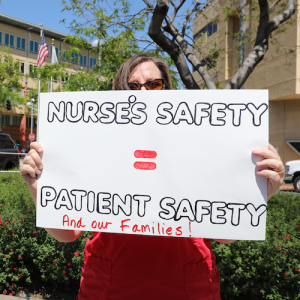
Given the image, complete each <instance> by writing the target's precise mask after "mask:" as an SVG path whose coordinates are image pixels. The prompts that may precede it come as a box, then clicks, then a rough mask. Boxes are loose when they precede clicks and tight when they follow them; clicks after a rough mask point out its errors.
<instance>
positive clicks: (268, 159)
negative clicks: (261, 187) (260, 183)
mask: <svg viewBox="0 0 300 300" xmlns="http://www.w3.org/2000/svg"><path fill="white" fill-rule="evenodd" d="M252 153H253V155H255V156H260V157H262V158H263V160H262V161H258V162H257V163H256V166H257V167H259V168H263V169H262V170H259V171H257V174H258V175H260V176H264V177H266V178H267V179H268V200H269V199H270V198H271V197H272V196H273V195H274V194H275V193H276V191H277V190H278V189H279V188H280V186H281V185H282V183H283V177H284V165H283V163H282V161H281V158H280V156H279V155H278V153H277V151H276V149H275V148H274V147H273V146H272V145H271V144H269V148H268V150H267V149H255V150H253V151H252Z"/></svg>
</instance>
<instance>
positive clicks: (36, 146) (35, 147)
mask: <svg viewBox="0 0 300 300" xmlns="http://www.w3.org/2000/svg"><path fill="white" fill-rule="evenodd" d="M42 154H43V147H42V145H41V144H40V143H37V142H33V143H31V144H30V151H29V152H28V155H27V156H26V157H25V159H24V161H23V164H22V166H21V168H20V173H21V176H22V177H23V179H24V180H25V182H26V184H27V186H28V189H29V191H30V193H31V196H32V198H33V201H34V204H36V190H37V175H40V174H41V171H42V169H43V162H42Z"/></svg>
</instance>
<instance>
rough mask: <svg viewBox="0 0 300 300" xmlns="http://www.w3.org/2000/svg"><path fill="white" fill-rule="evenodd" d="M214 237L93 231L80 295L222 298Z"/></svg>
mask: <svg viewBox="0 0 300 300" xmlns="http://www.w3.org/2000/svg"><path fill="white" fill-rule="evenodd" d="M210 247H211V240H207V239H200V238H182V237H160V236H144V235H130V234H118V233H103V232H102V233H100V232H93V237H92V239H91V240H88V241H87V244H86V247H85V251H84V267H83V269H82V277H81V283H80V290H79V295H78V300H87V299H91V300H108V299H109V300H120V299H122V300H123V299H125V300H148V299H149V300H167V299H172V300H200V299H201V300H220V299H221V298H220V274H219V270H218V269H217V267H216V265H215V255H214V254H213V253H212V252H211V248H210Z"/></svg>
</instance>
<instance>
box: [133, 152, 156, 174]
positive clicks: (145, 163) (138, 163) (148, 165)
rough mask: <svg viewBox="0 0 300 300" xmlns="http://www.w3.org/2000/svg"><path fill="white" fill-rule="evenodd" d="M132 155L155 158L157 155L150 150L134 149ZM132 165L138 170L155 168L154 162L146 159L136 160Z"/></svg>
mask: <svg viewBox="0 0 300 300" xmlns="http://www.w3.org/2000/svg"><path fill="white" fill-rule="evenodd" d="M134 156H135V157H136V158H155V157H156V156H157V153H156V152H155V151H151V150H136V151H134ZM133 166H134V167H135V168H136V169H139V170H155V169H156V163H154V162H148V161H136V162H135V163H134V165H133Z"/></svg>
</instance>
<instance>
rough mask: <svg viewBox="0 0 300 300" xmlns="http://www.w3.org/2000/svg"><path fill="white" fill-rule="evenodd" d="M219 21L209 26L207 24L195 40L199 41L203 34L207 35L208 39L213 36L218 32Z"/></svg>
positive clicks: (195, 36) (214, 21) (216, 20)
mask: <svg viewBox="0 0 300 300" xmlns="http://www.w3.org/2000/svg"><path fill="white" fill-rule="evenodd" d="M218 23H219V19H218V18H217V19H215V20H213V21H212V22H210V23H209V24H207V25H206V26H205V27H204V28H202V29H201V30H200V31H199V32H198V33H197V34H196V35H194V39H195V40H196V39H198V38H199V37H200V36H201V35H202V34H207V37H209V36H211V35H212V34H214V33H215V32H217V30H218Z"/></svg>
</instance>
